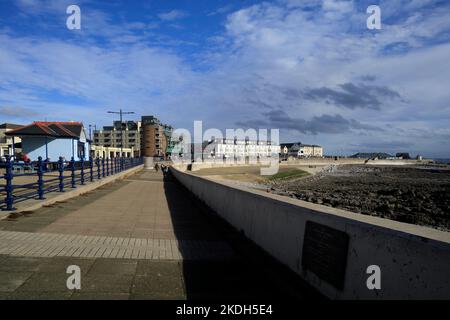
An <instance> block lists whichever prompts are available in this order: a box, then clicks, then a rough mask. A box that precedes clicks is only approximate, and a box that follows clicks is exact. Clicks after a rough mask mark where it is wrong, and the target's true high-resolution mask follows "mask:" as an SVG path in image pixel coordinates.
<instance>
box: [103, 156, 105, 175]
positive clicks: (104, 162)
mask: <svg viewBox="0 0 450 320" xmlns="http://www.w3.org/2000/svg"><path fill="white" fill-rule="evenodd" d="M104 177H105V158H102V178H104Z"/></svg>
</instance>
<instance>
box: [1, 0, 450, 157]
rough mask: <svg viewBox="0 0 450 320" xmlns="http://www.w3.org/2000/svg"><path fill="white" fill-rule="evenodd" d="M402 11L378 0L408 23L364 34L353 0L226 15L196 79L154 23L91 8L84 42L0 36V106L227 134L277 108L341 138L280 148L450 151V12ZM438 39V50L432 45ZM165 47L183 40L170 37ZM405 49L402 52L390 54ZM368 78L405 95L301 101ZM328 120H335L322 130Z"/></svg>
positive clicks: (295, 135)
mask: <svg viewBox="0 0 450 320" xmlns="http://www.w3.org/2000/svg"><path fill="white" fill-rule="evenodd" d="M407 4H408V2H406V1H386V2H383V1H382V3H381V6H382V14H383V17H385V18H386V19H387V18H389V17H392V16H393V15H394V13H395V14H399V13H404V16H402V17H401V19H399V20H398V22H396V23H395V24H393V23H392V21H391V22H390V23H387V22H386V23H383V29H382V30H381V31H379V32H370V31H368V30H366V29H365V18H366V13H365V10H363V11H361V10H359V9H358V8H357V7H356V2H353V1H330V0H326V1H297V0H280V1H279V2H276V3H260V4H256V5H253V6H250V7H247V8H243V9H241V10H238V11H235V12H233V13H231V14H229V15H228V17H227V20H226V24H225V30H224V32H223V34H218V35H216V37H215V39H219V40H220V41H216V42H211V44H210V47H207V48H205V50H204V51H203V52H200V53H198V56H197V58H198V60H201V61H202V62H203V63H204V65H205V66H207V67H208V68H206V69H207V70H208V71H193V67H192V65H191V64H190V63H189V62H186V61H185V60H184V59H182V58H181V57H180V56H178V55H177V54H175V53H174V52H171V51H168V50H163V49H161V48H160V47H158V46H157V42H156V41H153V42H152V44H151V45H149V43H148V42H147V41H146V35H148V34H146V33H145V32H154V29H155V28H157V25H152V26H150V25H149V24H147V23H142V22H130V23H128V24H118V25H111V24H110V23H109V21H110V20H109V17H108V16H107V15H105V14H103V13H101V12H96V11H93V12H91V13H89V15H88V16H87V17H84V19H85V20H84V22H83V23H84V24H83V26H86V30H85V33H83V34H82V35H80V42H79V43H77V42H74V41H60V40H55V39H40V40H39V41H36V39H33V38H31V37H14V36H12V35H7V34H3V35H0V66H1V72H0V88H2V89H0V105H8V106H11V105H20V106H27V107H29V108H38V107H39V106H42V105H43V104H45V107H46V110H48V109H50V110H54V113H53V115H52V116H54V115H55V114H61V115H67V117H76V116H77V111H76V110H78V108H79V110H81V111H79V112H78V114H79V116H80V117H84V120H85V119H89V122H91V123H92V122H94V121H98V122H100V123H105V122H106V123H107V122H109V119H106V120H105V114H104V111H105V110H106V109H110V108H118V107H123V108H127V109H132V110H133V111H136V112H138V113H140V114H156V115H158V116H160V117H161V118H162V119H163V120H164V121H168V122H171V123H173V124H174V125H175V126H183V127H188V126H189V125H192V120H194V119H198V120H204V121H205V126H214V127H220V128H225V127H234V126H235V125H236V122H238V121H241V122H245V121H250V120H260V121H262V120H264V121H267V120H268V118H267V116H265V114H266V115H267V114H269V113H268V112H269V111H271V113H270V114H271V115H272V117H274V115H276V112H277V111H280V110H282V111H283V112H284V113H285V114H286V115H287V117H290V118H291V119H294V120H295V119H304V120H305V123H307V124H309V125H312V124H317V125H318V126H319V127H322V128H324V127H323V126H324V125H330V126H332V125H333V121H332V120H340V121H339V122H336V124H337V125H339V127H338V128H337V129H339V128H340V130H341V132H338V131H336V130H334V131H333V130H332V129H333V128H329V130H324V131H326V132H338V133H335V134H326V133H324V132H318V133H317V134H316V135H311V134H309V133H308V134H304V133H301V131H300V130H297V131H296V130H292V129H291V130H282V132H281V134H282V138H283V140H285V141H286V140H290V141H293V140H301V141H304V142H311V143H318V144H323V145H324V146H325V148H326V150H327V151H328V152H330V153H333V152H339V153H341V152H349V151H353V150H354V148H355V145H362V144H364V143H367V144H368V142H370V141H372V142H373V141H389V140H390V139H392V137H393V136H394V137H396V139H395V141H396V142H403V143H405V145H411V152H413V150H418V151H420V152H421V153H425V154H426V153H428V154H432V153H433V152H435V150H444V151H445V150H450V142H449V141H448V140H449V139H446V138H448V123H449V122H450V105H449V103H448V101H450V93H448V87H450V83H449V82H450V80H449V79H450V78H449V76H448V75H449V74H450V65H449V63H448V57H449V56H450V45H449V44H448V40H446V39H445V34H446V32H447V34H448V31H449V30H450V22H449V21H450V16H449V14H450V10H449V9H448V7H442V8H436V9H434V10H432V12H426V13H424V12H419V11H417V10H418V9H417V8H422V7H420V6H419V4H420V3H419V2H416V4H415V5H414V6H409V7H408V5H407ZM305 7H307V8H308V10H303V9H304V8H305ZM311 8H314V10H311ZM412 8H415V9H414V10H413V9H412ZM423 8H425V6H424V7H423ZM318 10H319V11H318ZM183 14H185V13H183V12H181V11H178V10H173V11H170V12H166V13H162V14H161V15H160V16H159V18H160V19H162V20H166V21H172V20H176V19H179V18H181V17H183V16H185V15H183ZM388 21H389V20H388ZM150 30H153V31H150ZM142 32H144V33H142ZM93 36H94V37H97V36H101V37H104V39H105V40H106V41H107V42H108V45H107V46H102V45H99V44H97V43H96V42H94V41H91V37H93ZM155 39H156V38H155ZM438 39H439V40H440V42H441V44H439V45H438V44H433V45H430V43H431V42H434V41H436V40H438ZM166 40H167V41H166ZM169 41H179V40H177V39H165V42H166V43H168V42H169ZM399 43H400V44H401V45H400V46H404V47H401V49H402V50H403V49H405V48H406V51H401V50H400V51H398V52H396V53H395V54H394V52H390V51H389V50H386V47H389V46H395V45H398V44H399ZM446 43H447V44H446ZM368 79H369V80H368ZM367 81H370V84H371V85H373V86H378V87H386V88H389V89H391V90H393V91H395V92H398V93H399V95H400V96H401V99H390V98H389V97H384V98H380V101H381V103H382V105H381V106H380V110H376V109H373V108H372V109H370V108H354V109H349V108H344V107H342V106H341V105H336V104H335V103H333V101H326V99H323V101H322V100H320V99H318V100H312V99H307V98H305V96H304V92H305V91H306V90H308V89H317V88H330V89H334V90H336V88H337V89H339V88H341V87H340V85H343V84H347V83H352V84H355V85H359V86H358V88H364V87H367V88H369V87H368V86H369V84H368V83H367ZM361 83H365V85H361ZM52 91H54V92H58V93H60V94H61V95H63V96H67V97H68V101H70V98H73V97H77V98H80V99H83V100H84V101H83V103H81V102H79V101H72V102H71V103H69V102H65V101H63V102H58V101H56V102H55V101H52V99H51V94H52V93H51V92H52ZM44 93H45V94H44ZM47 95H48V96H47ZM47 101H48V102H47ZM71 107H72V108H73V107H76V108H77V109H70V108H71ZM323 115H339V117H338V116H333V117H328V118H327V117H323ZM286 119H289V118H286ZM323 119H325V120H327V121H328V122H326V123H324V122H320V123H319V121H320V120H323ZM352 119H354V121H352ZM312 120H313V121H312ZM346 120H347V122H346ZM85 121H86V120H85ZM291 122H292V123H295V121H291ZM346 123H347V125H345V124H346ZM349 123H350V124H353V125H352V126H349V125H348V124H349ZM355 124H356V125H355ZM374 127H376V128H380V130H373V128H374ZM281 129H283V128H281ZM369 129H370V130H369ZM345 130H347V131H345ZM371 145H372V146H375V144H373V143H372V144H371ZM373 151H383V150H373ZM444 151H443V152H444ZM445 152H448V151H445ZM447 156H448V154H447Z"/></svg>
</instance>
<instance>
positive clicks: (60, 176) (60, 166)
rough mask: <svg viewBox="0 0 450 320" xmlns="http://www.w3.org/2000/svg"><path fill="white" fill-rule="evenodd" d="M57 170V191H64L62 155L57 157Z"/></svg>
mask: <svg viewBox="0 0 450 320" xmlns="http://www.w3.org/2000/svg"><path fill="white" fill-rule="evenodd" d="M58 171H59V192H64V160H63V157H59V160H58Z"/></svg>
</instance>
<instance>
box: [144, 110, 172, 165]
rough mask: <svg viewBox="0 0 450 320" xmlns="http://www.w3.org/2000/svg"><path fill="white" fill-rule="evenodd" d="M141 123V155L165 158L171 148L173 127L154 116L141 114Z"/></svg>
mask: <svg viewBox="0 0 450 320" xmlns="http://www.w3.org/2000/svg"><path fill="white" fill-rule="evenodd" d="M141 123H142V143H141V148H142V155H143V156H144V157H161V158H164V159H167V158H168V157H169V156H170V154H171V152H172V149H173V142H172V139H171V137H172V131H173V128H172V127H171V126H169V125H167V124H163V123H161V122H160V121H159V119H158V118H156V117H154V116H143V117H142V118H141Z"/></svg>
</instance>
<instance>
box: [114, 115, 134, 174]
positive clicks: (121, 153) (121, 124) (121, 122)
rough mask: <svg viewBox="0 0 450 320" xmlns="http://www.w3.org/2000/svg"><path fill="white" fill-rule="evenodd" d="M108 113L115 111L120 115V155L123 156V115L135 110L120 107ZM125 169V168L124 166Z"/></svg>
mask: <svg viewBox="0 0 450 320" xmlns="http://www.w3.org/2000/svg"><path fill="white" fill-rule="evenodd" d="M108 113H113V114H119V115H120V141H121V143H120V156H121V157H122V156H123V115H124V114H134V112H132V111H128V112H125V111H122V109H119V111H108ZM120 165H121V167H122V166H123V163H122V161H121V162H120ZM122 169H123V168H122Z"/></svg>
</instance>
